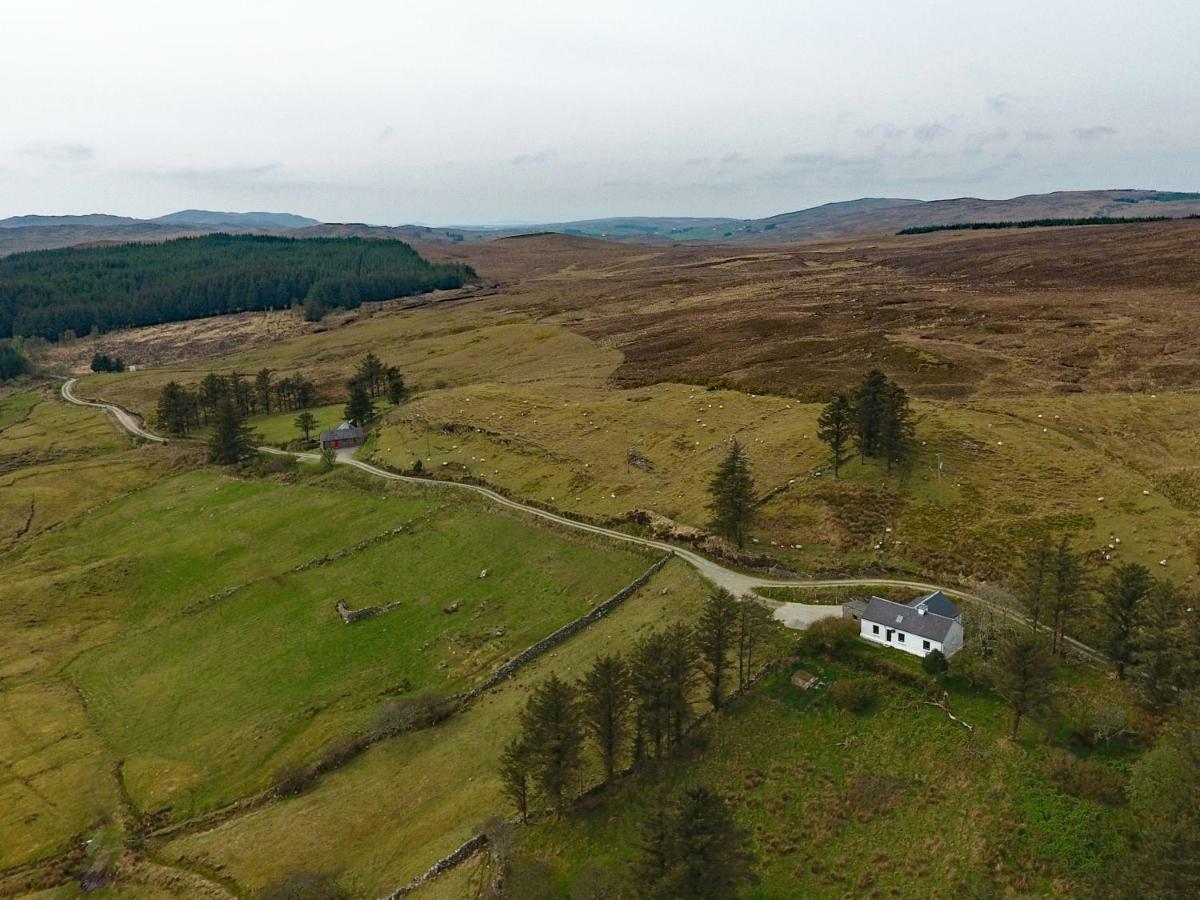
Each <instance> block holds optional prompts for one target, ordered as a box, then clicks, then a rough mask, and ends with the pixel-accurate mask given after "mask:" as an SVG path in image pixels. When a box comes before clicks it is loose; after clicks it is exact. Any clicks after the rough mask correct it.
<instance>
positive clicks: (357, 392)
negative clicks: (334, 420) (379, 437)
mask: <svg viewBox="0 0 1200 900" xmlns="http://www.w3.org/2000/svg"><path fill="white" fill-rule="evenodd" d="M345 415H346V421H348V422H349V423H350V424H351V425H359V426H362V427H364V428H365V427H366V426H368V425H370V424H371V422H373V421H374V420H375V404H374V403H372V402H371V397H370V395H369V394H368V393H367V387H366V385H365V384H363V383H362V382H361V381H354V382H353V383H352V384H351V385H350V398H349V399H348V400H347V401H346V409H345Z"/></svg>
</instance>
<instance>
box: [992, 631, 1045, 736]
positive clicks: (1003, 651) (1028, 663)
mask: <svg viewBox="0 0 1200 900" xmlns="http://www.w3.org/2000/svg"><path fill="white" fill-rule="evenodd" d="M988 671H989V672H990V674H991V679H992V686H993V687H994V689H995V691H996V693H997V694H999V695H1000V696H1001V697H1003V698H1004V700H1005V701H1006V702H1007V703H1008V706H1009V709H1010V710H1012V730H1011V733H1010V735H1009V736H1010V738H1011V739H1012V740H1014V741H1015V740H1016V739H1017V730H1018V729H1019V728H1020V726H1021V719H1022V718H1023V717H1025V716H1033V715H1037V714H1038V713H1040V712H1042V711H1044V710H1046V709H1047V708H1049V706H1050V703H1051V701H1052V699H1053V696H1054V654H1053V653H1051V652H1050V647H1049V645H1047V644H1046V643H1045V641H1043V640H1042V639H1041V637H1039V636H1038V635H1036V634H1031V633H1029V632H1025V631H1012V632H1010V633H1009V634H1008V635H1007V636H1006V637H1005V638H1004V639H1003V640H1001V641H1000V644H999V646H998V647H997V648H996V652H995V654H994V655H993V657H992V659H991V660H990V661H989V662H988Z"/></svg>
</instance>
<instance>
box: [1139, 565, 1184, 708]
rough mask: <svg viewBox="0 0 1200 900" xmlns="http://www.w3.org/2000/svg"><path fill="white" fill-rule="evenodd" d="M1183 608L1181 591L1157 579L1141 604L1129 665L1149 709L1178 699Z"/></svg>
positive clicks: (1182, 657) (1182, 658)
mask: <svg viewBox="0 0 1200 900" xmlns="http://www.w3.org/2000/svg"><path fill="white" fill-rule="evenodd" d="M1185 606H1186V601H1185V599H1184V596H1183V592H1182V591H1181V590H1179V588H1178V587H1176V586H1175V585H1174V584H1173V583H1172V582H1170V581H1166V580H1159V579H1155V580H1154V583H1153V584H1152V585H1151V587H1150V589H1149V590H1148V591H1147V592H1146V597H1145V599H1144V600H1143V601H1142V603H1141V607H1140V610H1139V615H1138V622H1137V626H1136V627H1135V628H1134V632H1133V640H1132V642H1131V643H1132V653H1131V659H1130V662H1131V664H1132V666H1133V670H1134V677H1135V678H1136V680H1137V682H1138V687H1139V688H1140V689H1141V692H1142V696H1143V697H1145V699H1146V702H1147V704H1148V705H1149V706H1150V707H1151V708H1152V709H1162V708H1164V707H1166V706H1169V705H1171V703H1173V702H1174V701H1175V700H1176V699H1177V698H1178V696H1179V692H1180V690H1179V689H1180V682H1181V677H1180V676H1181V675H1182V673H1183V672H1184V670H1185V668H1186V657H1187V647H1186V646H1185V645H1184V643H1183V640H1182V638H1183V629H1182V625H1183V618H1184V608H1185Z"/></svg>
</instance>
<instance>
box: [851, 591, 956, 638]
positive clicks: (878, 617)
mask: <svg viewBox="0 0 1200 900" xmlns="http://www.w3.org/2000/svg"><path fill="white" fill-rule="evenodd" d="M862 620H863V621H864V622H872V623H877V624H879V625H882V626H885V627H887V628H895V629H897V630H898V631H903V632H905V633H906V634H915V635H916V636H917V637H922V638H929V639H930V640H931V641H938V642H942V641H945V640H946V635H947V634H949V633H950V626H951V625H953V624H954V619H951V618H948V617H947V616H939V615H938V614H937V613H933V612H927V613H925V615H921V613H920V612H918V610H917V608H916V607H915V606H905V605H904V604H903V603H896V602H894V601H892V600H884V599H883V598H882V597H872V598H871V602H870V603H868V604H867V609H866V611H865V612H864V613H863V614H862Z"/></svg>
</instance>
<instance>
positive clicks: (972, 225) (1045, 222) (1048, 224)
mask: <svg viewBox="0 0 1200 900" xmlns="http://www.w3.org/2000/svg"><path fill="white" fill-rule="evenodd" d="M1179 219H1200V215H1195V216H1129V217H1128V218H1117V217H1112V216H1092V217H1090V218H1085V219H1025V220H1024V221H1022V222H961V223H959V224H958V225H914V226H913V227H912V228H902V229H901V230H900V231H897V232H896V234H929V233H930V232H933V231H983V230H986V229H990V228H1052V227H1054V226H1056V225H1132V224H1135V223H1138V222H1174V221H1177V220H1179Z"/></svg>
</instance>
